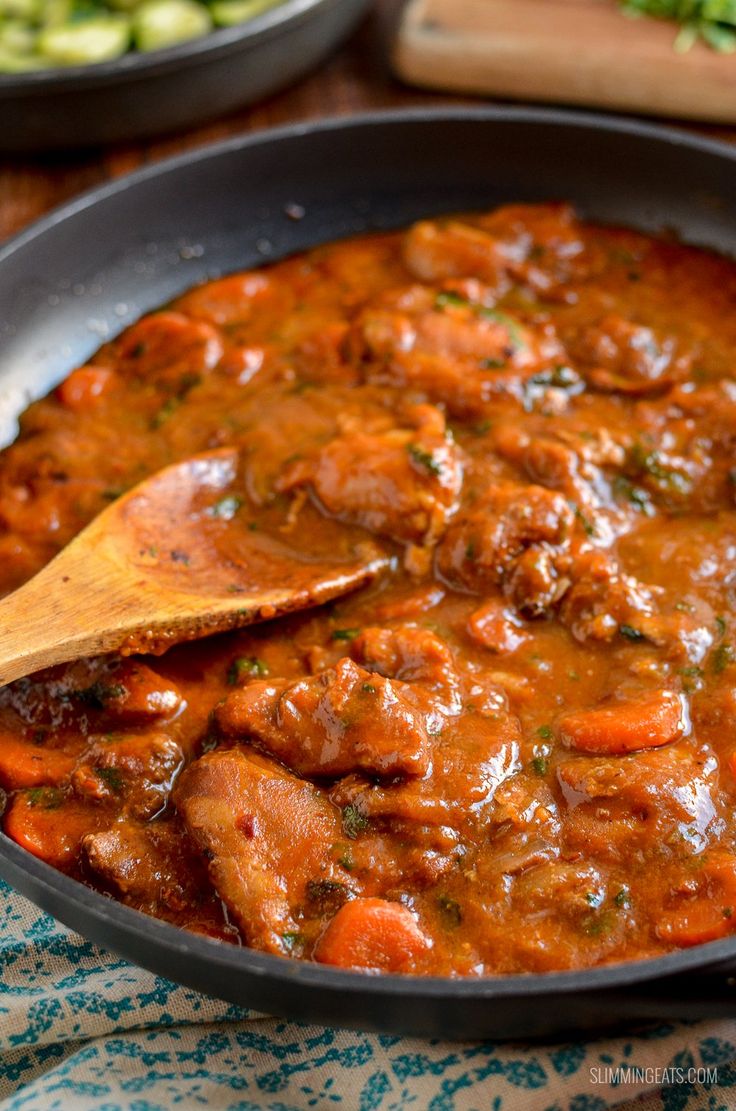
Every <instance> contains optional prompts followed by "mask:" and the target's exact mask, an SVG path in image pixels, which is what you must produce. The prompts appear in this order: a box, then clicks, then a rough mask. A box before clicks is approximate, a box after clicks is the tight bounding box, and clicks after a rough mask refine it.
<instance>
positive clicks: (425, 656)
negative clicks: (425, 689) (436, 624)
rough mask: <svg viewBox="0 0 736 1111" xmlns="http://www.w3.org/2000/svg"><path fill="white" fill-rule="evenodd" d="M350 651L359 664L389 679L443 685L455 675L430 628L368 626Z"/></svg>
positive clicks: (449, 658) (443, 647)
mask: <svg viewBox="0 0 736 1111" xmlns="http://www.w3.org/2000/svg"><path fill="white" fill-rule="evenodd" d="M350 651H351V653H352V655H353V656H354V657H355V659H356V660H357V661H358V663H361V664H365V666H366V667H368V668H369V669H370V670H371V671H378V672H380V674H381V675H385V676H387V677H388V678H390V679H401V680H402V681H403V682H406V683H415V682H422V683H432V684H437V685H439V686H444V685H445V684H446V683H447V682H448V681H449V680H450V679H452V678H453V676H454V675H455V673H456V672H455V661H454V658H453V655H452V652H451V651H450V649H449V648H448V646H447V645H446V644H445V642H444V640H441V639H440V637H438V636H437V634H436V633H433V632H432V631H431V629H422V628H418V627H417V626H415V625H404V626H403V627H401V628H399V629H385V628H381V627H380V626H378V625H371V626H369V627H368V628H367V629H363V631H362V632H361V633H360V634H359V635H358V636H357V637H356V638H355V640H354V641H353V643H352V645H351V647H350Z"/></svg>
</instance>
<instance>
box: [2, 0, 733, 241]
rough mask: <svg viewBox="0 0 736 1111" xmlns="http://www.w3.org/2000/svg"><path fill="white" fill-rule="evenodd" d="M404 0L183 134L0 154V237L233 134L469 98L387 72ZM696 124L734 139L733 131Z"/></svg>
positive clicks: (380, 8) (378, 6) (386, 0)
mask: <svg viewBox="0 0 736 1111" xmlns="http://www.w3.org/2000/svg"><path fill="white" fill-rule="evenodd" d="M401 3H402V0H374V9H373V13H372V14H371V15H370V16H369V17H368V19H367V20H365V22H364V23H363V25H362V26H361V28H360V29H359V30H358V31H357V32H356V34H355V35H353V37H352V39H351V40H350V41H349V42H348V43H346V44H345V45H344V46H343V48H342V49H341V51H340V52H339V53H338V54H336V55H335V56H334V57H333V58H332V59H331V61H329V62H328V63H327V64H326V65H324V66H323V67H322V68H321V69H320V70H319V71H318V72H316V73H314V74H313V75H312V76H311V77H308V78H307V79H306V80H304V81H302V82H301V83H300V84H299V85H296V86H294V87H292V88H291V89H288V90H287V91H286V92H283V93H281V94H280V95H278V96H275V97H272V98H271V99H270V100H268V101H266V102H264V103H262V104H259V105H257V106H256V107H254V108H251V109H244V110H243V111H241V112H238V113H236V114H235V115H232V116H228V117H227V118H225V119H220V120H217V121H216V122H214V123H212V124H209V125H208V126H206V127H201V128H197V129H196V130H194V131H191V132H188V133H186V134H184V135H176V136H173V137H165V138H163V139H159V140H155V141H148V142H144V143H137V144H126V145H124V146H117V147H111V148H106V149H97V150H93V151H87V152H84V153H73V154H60V155H56V154H55V155H53V156H47V157H45V158H36V159H29V158H25V157H23V158H21V157H17V156H16V157H13V158H8V159H6V160H5V161H0V241H2V240H3V239H5V238H7V236H9V235H12V234H13V233H14V232H17V231H19V230H20V229H21V228H22V227H24V226H25V225H26V224H28V223H30V222H31V221H32V220H35V219H37V218H38V217H39V216H41V215H43V213H44V212H47V211H48V210H49V209H50V208H53V207H54V206H55V205H58V204H61V203H62V202H63V201H65V200H68V199H69V198H70V197H73V196H74V195H75V194H77V193H80V192H82V191H83V190H85V189H90V188H92V187H93V186H95V185H99V184H101V183H103V182H105V181H108V180H111V179H113V178H116V177H119V176H120V175H121V174H126V173H128V172H130V171H131V170H134V169H136V168H137V167H138V166H141V165H144V164H145V163H147V162H152V161H155V160H156V159H159V158H165V157H167V156H168V155H172V154H176V153H178V152H180V151H183V150H186V149H188V148H191V147H197V146H202V145H204V144H206V143H211V142H215V141H216V140H218V139H223V138H226V137H228V136H230V135H240V134H244V133H246V132H252V131H258V130H260V129H262V128H265V127H272V126H274V125H276V124H281V123H285V122H290V121H293V120H304V119H311V118H314V117H318V116H332V115H351V114H355V113H356V112H360V111H364V110H368V109H386V108H391V107H396V106H402V105H425V106H426V105H432V104H467V103H473V102H472V101H469V100H467V99H465V98H461V97H450V96H446V95H441V94H437V95H433V94H431V93H423V92H420V91H418V90H413V89H410V88H407V87H406V86H403V85H401V84H400V83H399V82H398V81H396V80H395V79H394V78H393V77H392V76H391V74H390V72H389V68H388V64H387V60H386V56H387V47H386V44H387V40H388V38H389V35H390V30H391V26H392V23H393V21H394V20H395V17H396V14H397V12H398V10H399V9H400V7H401ZM697 130H699V131H701V132H703V131H705V132H706V133H708V134H712V135H715V136H718V137H721V138H726V139H731V140H732V141H734V142H736V130H730V131H729V130H727V129H724V128H698V129H697Z"/></svg>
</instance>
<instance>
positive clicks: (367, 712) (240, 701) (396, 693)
mask: <svg viewBox="0 0 736 1111" xmlns="http://www.w3.org/2000/svg"><path fill="white" fill-rule="evenodd" d="M216 719H217V723H218V725H219V727H220V729H221V730H222V731H223V733H225V735H226V736H229V737H237V738H240V739H247V740H255V741H257V742H258V743H259V744H261V745H263V746H264V747H265V748H267V749H268V751H269V752H271V753H272V754H273V755H274V756H277V757H278V758H279V759H280V760H282V761H283V762H284V763H285V764H287V765H288V766H289V767H290V768H292V769H293V770H294V771H295V772H297V773H298V774H299V775H310V776H340V775H347V774H348V773H349V772H352V771H364V772H368V773H370V774H373V775H378V776H396V775H424V773H425V772H426V771H427V768H428V766H429V761H430V747H431V746H430V742H429V736H428V724H429V728H430V729H432V728H433V727H434V728H438V727H439V726H438V724H437V723H438V722H441V721H442V718H441V715H439V714H438V713H437V712H436V710H435V707H434V705H433V702H432V700H431V698H430V697H429V696H428V695H427V694H424V695H423V694H422V692H421V691H418V690H414V689H412V688H411V687H409V686H408V685H407V684H406V683H402V682H399V681H398V680H395V679H385V678H383V676H381V675H377V674H375V673H374V672H370V671H366V670H365V669H364V668H362V667H359V666H358V665H357V664H356V663H354V662H353V661H352V660H349V659H343V660H340V661H339V662H338V663H337V665H336V666H335V667H334V668H329V669H328V670H326V671H322V672H320V673H319V674H318V675H314V676H311V677H309V678H307V679H300V680H298V681H297V682H289V681H288V680H286V679H283V680H280V681H276V682H268V681H254V682H251V683H249V684H248V685H247V686H245V687H243V688H242V689H240V690H237V691H233V693H232V694H231V695H229V696H228V698H227V699H226V700H225V702H223V703H222V704H221V705H220V706H219V707H218V708H217V711H216Z"/></svg>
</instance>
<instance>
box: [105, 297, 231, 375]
mask: <svg viewBox="0 0 736 1111" xmlns="http://www.w3.org/2000/svg"><path fill="white" fill-rule="evenodd" d="M113 349H114V351H115V355H116V357H117V367H118V369H119V370H120V372H121V373H122V374H124V375H125V376H126V377H130V378H138V379H140V380H141V381H144V382H145V383H146V384H147V385H156V386H163V387H165V388H166V389H167V390H171V389H176V390H179V389H182V388H185V387H187V386H189V387H190V386H191V385H192V384H193V380H194V379H196V378H198V377H199V376H202V375H205V374H208V373H209V372H210V371H211V370H212V369H213V368H214V367H215V366H216V365H217V363H218V362H219V361H220V359H221V358H222V352H223V345H222V340H221V339H220V333H219V332H218V330H217V329H216V328H214V327H212V325H211V324H206V323H204V322H203V321H194V320H190V319H189V318H188V317H186V316H184V315H182V313H178V312H157V313H152V314H151V315H150V316H146V317H144V319H143V320H140V321H139V322H138V323H137V324H134V325H133V327H132V328H129V329H128V330H127V331H126V332H124V333H123V334H122V336H121V337H120V339H119V340H117V341H116V342H115V344H114V348H113Z"/></svg>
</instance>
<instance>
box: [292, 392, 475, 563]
mask: <svg viewBox="0 0 736 1111" xmlns="http://www.w3.org/2000/svg"><path fill="white" fill-rule="evenodd" d="M412 415H413V417H414V418H415V419H414V421H413V427H411V428H397V427H391V428H383V429H378V430H376V431H370V430H364V429H362V428H361V427H359V426H358V425H357V424H356V423H353V422H351V421H344V422H343V425H344V429H343V435H341V436H338V437H337V439H335V440H332V441H331V442H330V443H329V444H327V445H326V447H324V448H323V449H322V450H321V451H320V452H319V453H318V454H317V455H316V457H313V458H308V459H299V460H297V461H296V462H294V463H292V464H291V465H290V466H289V467H287V469H286V471H285V473H284V474H283V475H282V477H281V479H280V480H279V481H278V482H277V489H278V490H280V491H291V490H294V489H297V488H298V487H300V486H305V485H309V486H311V487H312V489H313V490H314V492H315V494H316V496H317V498H318V500H319V502H320V503H321V505H322V506H323V507H324V509H325V510H326V511H327V513H329V514H330V515H331V516H334V517H338V518H339V519H340V520H343V521H349V522H351V523H354V524H358V525H362V526H363V528H367V529H369V530H370V531H371V532H375V533H378V534H380V535H383V536H389V537H391V538H392V539H394V540H398V541H404V542H409V543H414V544H423V543H431V542H432V541H434V540H436V539H437V538H438V537H439V536H441V535H442V533H443V532H444V529H445V526H446V523H447V520H448V518H449V517H450V515H451V514H452V513H453V512H454V510H455V508H456V506H457V499H458V495H459V493H460V489H461V486H462V465H461V462H460V456H459V453H458V450H457V448H456V447H455V445H454V444H453V443H452V440H451V439H450V438H449V437H448V435H447V433H446V430H445V424H444V418H443V417H442V415H441V414H440V413H439V412H438V411H437V410H435V409H432V408H431V407H430V406H422V407H421V408H418V409H417V410H415V411H414V413H413V414H412Z"/></svg>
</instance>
